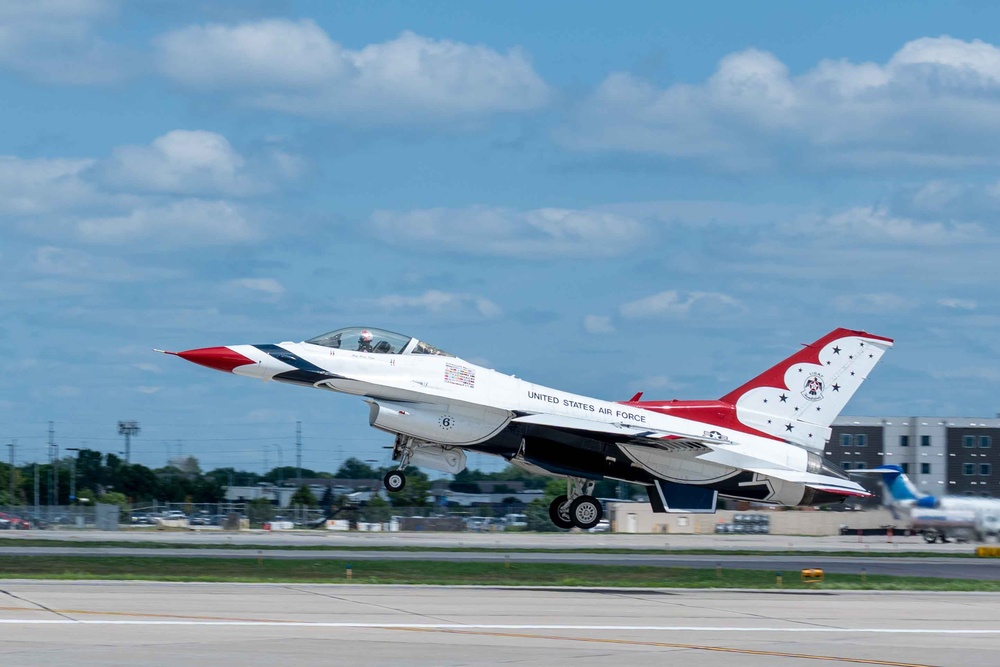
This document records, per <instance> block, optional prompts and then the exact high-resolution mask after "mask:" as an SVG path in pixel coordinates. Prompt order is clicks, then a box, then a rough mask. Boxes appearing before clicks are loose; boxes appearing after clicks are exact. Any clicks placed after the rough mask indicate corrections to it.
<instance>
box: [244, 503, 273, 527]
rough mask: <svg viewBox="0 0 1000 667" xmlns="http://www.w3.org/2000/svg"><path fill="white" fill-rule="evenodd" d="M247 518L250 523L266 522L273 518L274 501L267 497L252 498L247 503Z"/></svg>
mask: <svg viewBox="0 0 1000 667" xmlns="http://www.w3.org/2000/svg"><path fill="white" fill-rule="evenodd" d="M247 518H248V519H249V520H250V523H252V524H261V523H267V522H268V521H270V520H271V519H272V518H274V503H272V502H271V501H270V500H268V499H267V498H254V499H253V500H251V501H250V502H248V503H247Z"/></svg>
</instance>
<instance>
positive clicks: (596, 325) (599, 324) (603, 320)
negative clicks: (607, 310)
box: [583, 315, 615, 334]
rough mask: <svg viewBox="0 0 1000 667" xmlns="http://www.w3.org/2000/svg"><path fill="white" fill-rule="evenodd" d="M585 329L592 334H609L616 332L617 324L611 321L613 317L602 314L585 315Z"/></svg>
mask: <svg viewBox="0 0 1000 667" xmlns="http://www.w3.org/2000/svg"><path fill="white" fill-rule="evenodd" d="M583 329H584V331H586V332H587V333H592V334H609V333H614V332H615V325H614V324H612V323H611V318H610V317H607V316H602V315H585V316H584V318H583Z"/></svg>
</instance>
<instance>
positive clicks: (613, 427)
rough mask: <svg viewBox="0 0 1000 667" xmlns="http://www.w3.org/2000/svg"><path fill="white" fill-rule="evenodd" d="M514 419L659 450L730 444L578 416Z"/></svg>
mask: <svg viewBox="0 0 1000 667" xmlns="http://www.w3.org/2000/svg"><path fill="white" fill-rule="evenodd" d="M511 421H514V422H519V423H522V424H534V425H536V426H548V427H551V428H557V429H561V430H571V431H587V432H590V433H595V434H603V435H612V436H616V439H618V440H619V441H621V442H631V443H634V444H640V445H645V446H647V447H658V448H660V449H688V450H691V449H705V450H708V449H711V448H712V445H713V444H724V443H725V444H729V441H728V440H722V439H716V438H709V437H705V436H702V437H699V436H693V435H691V434H689V433H674V432H671V431H661V430H657V429H648V428H641V427H638V426H632V425H631V424H623V423H608V422H597V421H592V420H590V419H580V418H578V417H565V416H562V415H553V414H545V413H539V414H529V415H522V416H520V417H515V418H514V419H512V420H511Z"/></svg>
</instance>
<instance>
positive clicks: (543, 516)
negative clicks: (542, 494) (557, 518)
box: [524, 500, 559, 533]
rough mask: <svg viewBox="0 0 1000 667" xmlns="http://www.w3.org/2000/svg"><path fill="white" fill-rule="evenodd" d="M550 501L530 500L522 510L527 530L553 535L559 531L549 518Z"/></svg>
mask: <svg viewBox="0 0 1000 667" xmlns="http://www.w3.org/2000/svg"><path fill="white" fill-rule="evenodd" d="M550 502H552V501H551V500H532V501H531V502H530V503H528V506H527V507H526V508H525V509H524V514H525V516H526V517H527V518H526V519H525V522H527V524H528V525H527V529H528V530H535V531H539V532H543V533H553V532H556V531H557V530H559V529H558V528H556V525H555V524H554V523H552V520H551V519H550V518H549V503H550Z"/></svg>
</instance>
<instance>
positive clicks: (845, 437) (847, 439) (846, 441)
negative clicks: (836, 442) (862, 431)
mask: <svg viewBox="0 0 1000 667" xmlns="http://www.w3.org/2000/svg"><path fill="white" fill-rule="evenodd" d="M853 440H854V436H852V435H851V434H850V433H841V434H840V446H841V447H850V446H851V442H852V441H853Z"/></svg>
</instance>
